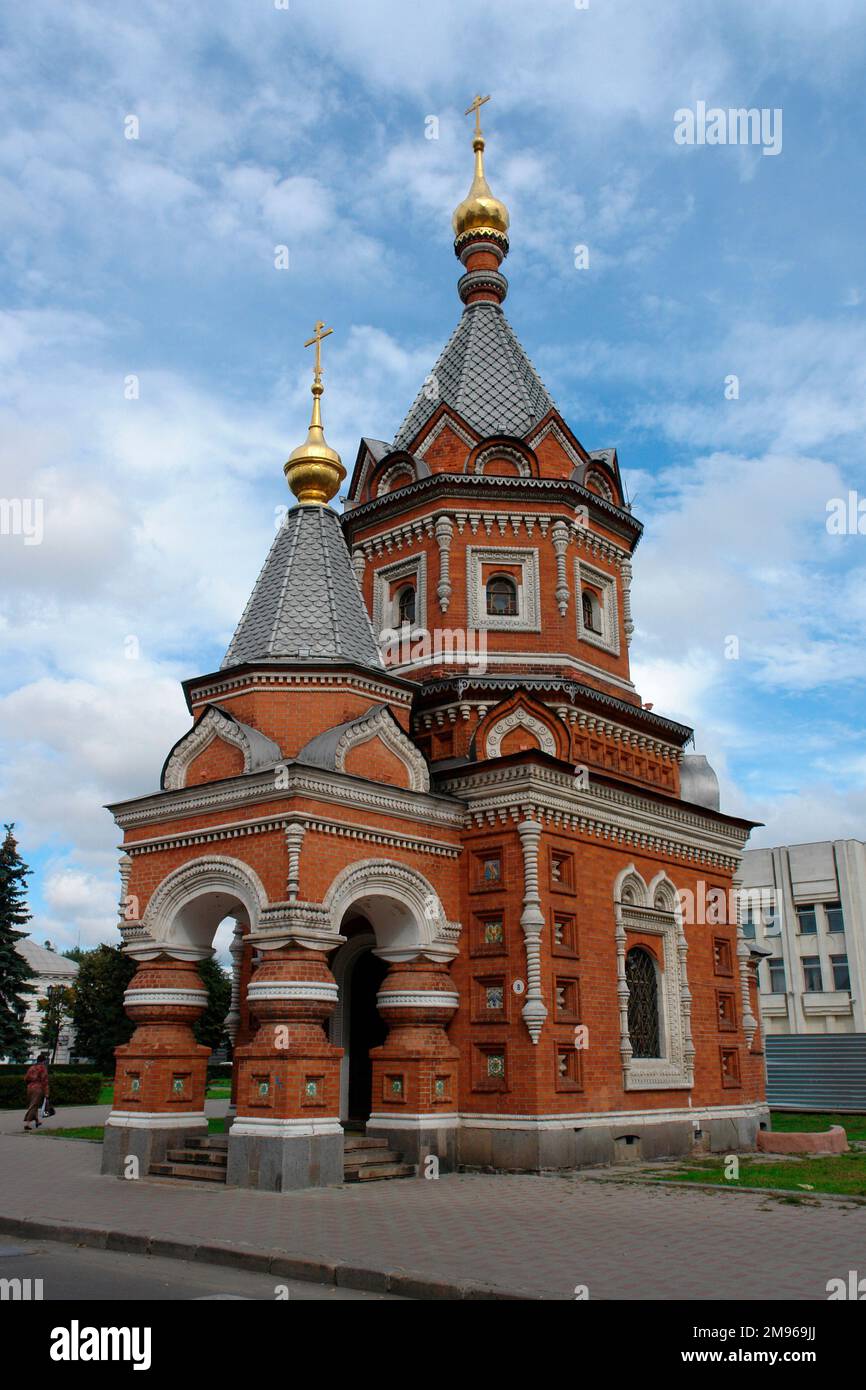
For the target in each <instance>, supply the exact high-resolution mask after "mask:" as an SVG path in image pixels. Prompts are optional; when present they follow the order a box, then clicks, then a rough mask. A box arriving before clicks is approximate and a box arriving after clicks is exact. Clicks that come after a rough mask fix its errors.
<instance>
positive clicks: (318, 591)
mask: <svg viewBox="0 0 866 1390" xmlns="http://www.w3.org/2000/svg"><path fill="white" fill-rule="evenodd" d="M257 661H275V662H276V661H279V662H282V661H299V662H300V661H333V662H340V661H342V662H354V663H357V664H360V665H362V666H374V667H376V668H377V669H381V666H382V661H381V658H380V656H379V651H378V649H377V647H376V642H375V640H374V637H373V629H372V626H371V624H370V619H369V616H368V614H367V610H366V608H365V606H364V600H363V598H362V597H361V591H360V589H359V588H358V581H357V579H356V578H355V573H354V571H353V569H352V565H351V562H350V560H349V552H348V550H347V549H346V543H345V541H344V540H343V532H342V530H341V527H340V522H339V518H338V517H337V514H336V512H333V511H331V508H330V507H323V506H304V507H300V506H299V507H294V508H293V509H292V510H291V511H290V512H289V513H288V514H287V516H286V519H285V521H284V522H283V524H282V526H281V527H280V529H279V531H278V532H277V535H276V538H275V540H274V543H273V545H272V546H271V549H270V552H269V554H268V558H267V559H266V560H265V563H264V567H263V569H262V572H261V574H260V575H259V577H258V579H257V580H256V584H255V588H254V589H253V592H252V594H251V595H250V599H249V602H248V603H247V606H246V608H245V609H244V613H243V617H242V618H241V620H240V622H239V623H238V626H237V631H236V632H235V635H234V637H233V638H232V640H231V642H230V644H229V649H228V651H227V652H226V654H225V658H224V660H223V663H222V669H223V670H224V669H225V668H226V667H227V666H239V665H241V664H242V663H244V662H257Z"/></svg>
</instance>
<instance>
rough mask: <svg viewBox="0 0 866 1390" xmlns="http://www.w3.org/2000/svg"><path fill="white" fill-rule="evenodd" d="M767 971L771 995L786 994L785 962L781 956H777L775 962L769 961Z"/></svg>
mask: <svg viewBox="0 0 866 1390" xmlns="http://www.w3.org/2000/svg"><path fill="white" fill-rule="evenodd" d="M767 971H768V973H769V976H770V993H771V994H784V993H785V962H784V961H783V960H782V958H781V956H776V957H775V958H774V959H773V960H768V961H767Z"/></svg>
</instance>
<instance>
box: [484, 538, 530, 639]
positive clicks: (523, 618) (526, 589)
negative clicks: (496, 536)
mask: <svg viewBox="0 0 866 1390" xmlns="http://www.w3.org/2000/svg"><path fill="white" fill-rule="evenodd" d="M485 565H490V566H492V569H493V572H492V573H491V574H490V575H488V580H489V579H493V578H495V577H496V575H497V574H499V573H502V574H503V575H504V576H506V577H507V578H509V579H512V580H513V579H515V576H514V575H513V574H508V567H511V568H514V567H515V566H518V567H519V569H520V577H519V579H517V612H516V613H507V614H503V613H499V614H497V613H488V612H487V585H486V583H485V581H484V566H485ZM500 567H501V570H500ZM466 593H467V598H468V603H467V609H468V625H469V627H470V628H473V629H475V630H476V631H480V632H540V631H541V605H540V602H539V594H540V580H539V569H538V551H537V550H536V549H534V548H527V549H523V548H521V549H511V548H508V547H505V546H499V545H468V546H467V547H466Z"/></svg>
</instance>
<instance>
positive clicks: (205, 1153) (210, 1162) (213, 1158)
mask: <svg viewBox="0 0 866 1390" xmlns="http://www.w3.org/2000/svg"><path fill="white" fill-rule="evenodd" d="M165 1156H166V1159H167V1160H168V1162H169V1163H197V1164H198V1166H199V1167H200V1168H207V1167H211V1166H213V1167H214V1168H225V1166H226V1164H227V1163H228V1150H227V1149H195V1148H193V1147H192V1146H190V1147H189V1148H183V1149H168V1150H167V1151H166V1155H165Z"/></svg>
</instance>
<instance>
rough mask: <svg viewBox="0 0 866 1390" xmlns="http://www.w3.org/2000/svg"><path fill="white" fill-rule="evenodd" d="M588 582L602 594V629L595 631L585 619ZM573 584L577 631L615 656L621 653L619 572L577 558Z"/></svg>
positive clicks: (586, 640) (593, 644) (594, 644)
mask: <svg viewBox="0 0 866 1390" xmlns="http://www.w3.org/2000/svg"><path fill="white" fill-rule="evenodd" d="M584 584H587V585H588V586H590V587H592V588H593V589H598V591H599V592H600V594H601V598H602V602H601V621H602V631H601V632H593V630H592V628H589V627H587V626H586V624H585V623H584V621H583V586H584ZM574 587H575V592H576V594H577V603H576V604H575V608H576V610H577V632H578V636H579V637H580V639H581V641H582V642H589V643H590V644H591V645H592V646H593V647H600V648H601V650H602V651H605V652H610V653H611V654H612V655H613V656H619V651H620V647H619V604H618V601H617V596H616V575H615V574H608V572H607V570H600V569H598V568H597V567H596V566H595V565H590V564H588V563H587V561H586V560H581V559H576V560H575V562H574Z"/></svg>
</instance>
